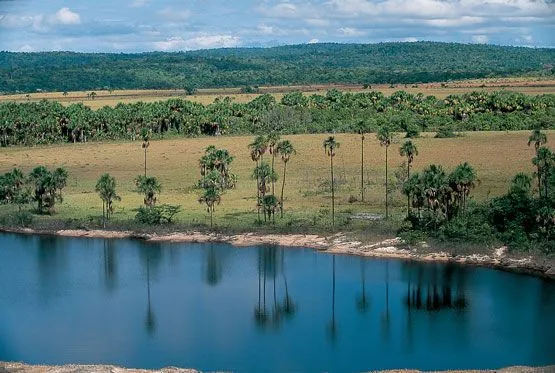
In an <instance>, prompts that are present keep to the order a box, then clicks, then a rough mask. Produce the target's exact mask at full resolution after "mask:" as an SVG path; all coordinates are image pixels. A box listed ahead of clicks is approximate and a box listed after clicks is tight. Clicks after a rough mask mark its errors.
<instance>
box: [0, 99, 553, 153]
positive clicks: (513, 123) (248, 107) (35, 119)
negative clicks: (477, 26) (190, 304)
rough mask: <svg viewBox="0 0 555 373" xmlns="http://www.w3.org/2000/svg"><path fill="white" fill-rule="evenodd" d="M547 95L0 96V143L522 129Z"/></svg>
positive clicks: (549, 121) (542, 123)
mask: <svg viewBox="0 0 555 373" xmlns="http://www.w3.org/2000/svg"><path fill="white" fill-rule="evenodd" d="M554 118H555V95H538V96H527V95H524V94H522V93H516V92H511V91H498V92H492V93H488V92H471V93H465V94H462V95H451V96H448V97H447V98H445V99H437V98H436V97H434V96H424V95H423V94H421V93H419V94H411V93H408V92H406V91H397V92H395V93H393V94H392V95H391V96H385V95H384V94H382V93H381V92H377V91H364V92H360V93H349V92H347V93H345V92H341V91H339V90H336V89H331V90H329V91H327V92H326V93H325V94H313V95H311V96H305V95H303V94H302V93H301V92H291V93H288V94H286V95H284V96H283V97H282V99H281V100H280V101H277V100H276V98H275V97H274V96H272V95H269V94H263V95H260V96H257V97H256V98H255V99H253V100H252V101H250V102H248V103H237V102H234V101H233V99H232V98H230V97H225V98H218V99H216V100H215V102H214V103H211V104H208V105H202V104H200V103H195V102H191V101H188V100H183V99H170V100H166V101H159V102H153V103H144V102H138V103H130V104H123V103H119V104H117V105H116V106H115V107H109V106H105V107H103V108H101V109H99V110H96V111H95V110H92V109H91V108H89V107H88V106H85V105H84V104H82V103H77V104H71V105H69V106H63V105H62V104H60V103H59V102H53V101H46V100H43V101H40V102H21V103H15V102H2V103H0V146H11V145H27V146H31V145H37V144H51V143H60V142H74V143H75V142H87V141H102V140H116V139H127V140H132V141H135V140H141V139H142V138H143V135H144V133H148V134H149V136H150V137H154V138H162V137H164V136H172V135H174V136H185V137H195V136H201V135H208V136H211V135H222V134H234V135H240V134H268V133H270V132H277V133H279V134H298V133H325V132H359V131H360V128H361V127H363V128H364V130H365V131H366V132H377V131H378V130H379V129H380V128H381V127H383V126H384V125H385V124H387V125H389V126H390V127H391V129H392V130H393V131H403V132H407V133H409V134H411V136H417V135H418V133H419V132H420V131H438V136H443V137H445V136H452V135H453V133H454V132H455V131H480V130H523V129H528V130H529V129H532V128H534V127H535V126H539V127H540V128H544V129H548V128H555V119H554Z"/></svg>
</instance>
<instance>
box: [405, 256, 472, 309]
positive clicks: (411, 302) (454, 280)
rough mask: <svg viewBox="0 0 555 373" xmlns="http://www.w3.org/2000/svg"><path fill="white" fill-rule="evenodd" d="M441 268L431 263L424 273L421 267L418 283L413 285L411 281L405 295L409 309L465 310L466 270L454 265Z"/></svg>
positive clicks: (466, 303) (466, 304) (466, 301)
mask: <svg viewBox="0 0 555 373" xmlns="http://www.w3.org/2000/svg"><path fill="white" fill-rule="evenodd" d="M441 268H442V269H441V271H440V270H439V266H437V265H431V266H429V267H428V268H427V269H428V270H427V271H426V272H427V273H426V274H424V273H423V269H422V267H419V269H418V275H417V282H416V285H415V286H411V284H410V281H409V285H408V288H407V294H406V296H405V304H406V306H407V307H408V309H409V310H412V309H414V310H426V311H430V312H432V311H441V310H445V309H456V310H464V309H465V308H466V307H467V306H468V300H467V298H466V294H465V289H464V283H465V281H464V271H463V270H461V269H460V268H458V267H456V266H453V265H443V266H441ZM424 282H425V285H424ZM454 288H455V294H454V295H453V289H454Z"/></svg>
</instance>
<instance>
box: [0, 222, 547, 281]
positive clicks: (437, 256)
mask: <svg viewBox="0 0 555 373" xmlns="http://www.w3.org/2000/svg"><path fill="white" fill-rule="evenodd" d="M0 230H2V229H0ZM3 230H4V231H6V232H15V233H26V234H54V235H58V236H64V237H90V238H134V239H141V240H145V241H152V242H198V243H204V242H223V243H229V244H232V245H234V246H238V247H242V246H253V245H260V244H267V245H281V246H292V247H306V248H313V249H316V250H318V251H324V252H327V253H332V254H347V255H359V256H367V257H381V258H396V259H404V260H417V261H436V262H445V263H447V262H450V263H459V264H463V265H475V266H483V267H492V268H498V269H503V270H507V271H513V272H521V273H529V274H534V275H538V276H542V277H545V278H550V279H555V258H553V259H547V258H539V259H538V258H536V257H534V256H531V255H530V256H527V257H519V258H516V257H513V256H511V255H510V254H509V253H508V251H507V248H506V247H499V248H496V249H491V250H487V251H486V250H485V251H484V253H480V254H471V255H454V254H451V253H448V252H445V251H437V252H430V250H429V249H427V250H423V249H422V247H419V246H418V245H416V246H409V245H406V244H404V243H403V242H401V240H400V239H399V238H392V239H388V240H383V241H379V242H373V243H370V242H361V241H355V240H352V239H349V238H348V237H347V236H346V235H345V234H342V233H337V234H335V235H332V236H329V237H324V236H319V235H314V234H254V233H244V234H235V235H225V234H218V233H203V232H196V231H191V232H175V233H171V234H165V235H158V234H155V233H152V234H145V233H136V232H132V231H109V230H58V231H40V230H32V229H3Z"/></svg>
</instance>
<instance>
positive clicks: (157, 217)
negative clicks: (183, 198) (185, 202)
mask: <svg viewBox="0 0 555 373" xmlns="http://www.w3.org/2000/svg"><path fill="white" fill-rule="evenodd" d="M179 211H181V206H178V205H167V204H164V205H160V206H153V207H146V206H141V207H139V208H138V209H137V215H135V221H137V222H138V223H142V224H147V225H160V224H169V223H172V221H173V217H174V216H175V215H176V214H177V213H178V212H179Z"/></svg>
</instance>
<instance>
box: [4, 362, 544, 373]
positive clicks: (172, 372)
mask: <svg viewBox="0 0 555 373" xmlns="http://www.w3.org/2000/svg"><path fill="white" fill-rule="evenodd" d="M0 372H5V373H16V372H17V373H77V372H79V373H199V371H198V370H194V369H181V368H175V367H168V368H162V369H160V370H144V369H126V368H121V367H116V366H113V365H62V366H45V365H26V364H21V363H2V362H0ZM381 372H386V373H419V372H420V371H418V370H408V369H407V370H403V369H401V370H387V371H381ZM442 372H451V373H456V372H460V373H463V372H464V373H471V372H480V373H490V372H491V373H494V372H498V373H553V372H555V365H551V366H547V367H539V368H534V367H522V366H515V367H509V368H502V369H496V370H449V371H442ZM436 373H440V371H437V372H436Z"/></svg>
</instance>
